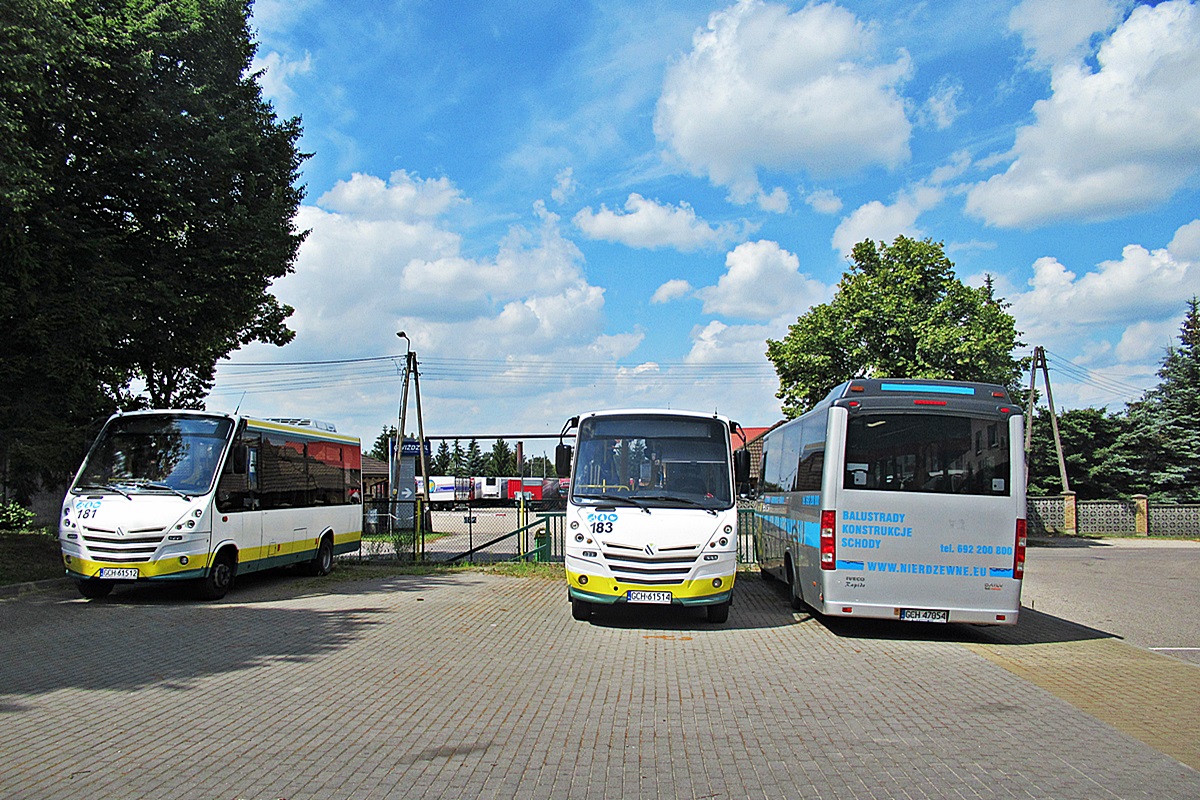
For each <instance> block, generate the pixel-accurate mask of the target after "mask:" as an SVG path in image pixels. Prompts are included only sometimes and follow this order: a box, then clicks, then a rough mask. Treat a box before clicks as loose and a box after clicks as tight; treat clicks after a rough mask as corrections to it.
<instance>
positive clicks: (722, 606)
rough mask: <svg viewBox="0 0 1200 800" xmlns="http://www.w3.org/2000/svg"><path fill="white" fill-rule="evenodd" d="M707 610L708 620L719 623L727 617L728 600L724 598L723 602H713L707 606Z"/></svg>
mask: <svg viewBox="0 0 1200 800" xmlns="http://www.w3.org/2000/svg"><path fill="white" fill-rule="evenodd" d="M707 611H708V621H709V622H715V623H716V624H718V625H720V624H722V623H724V622H725V621H726V620H728V619H729V601H728V600H726V601H725V602H724V603H714V604H713V605H711V606H707Z"/></svg>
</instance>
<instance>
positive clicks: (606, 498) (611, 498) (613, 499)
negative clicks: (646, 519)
mask: <svg viewBox="0 0 1200 800" xmlns="http://www.w3.org/2000/svg"><path fill="white" fill-rule="evenodd" d="M575 499H576V500H598V501H600V503H599V504H600V505H604V504H605V503H613V504H617V503H620V504H621V505H625V506H633V507H634V508H640V509H641V510H642V511H645V512H646V513H647V514H649V513H650V509H648V508H646V506H645V505H643V504H642V503H640V502H639V501H638V500H636V499H634V498H632V497H625V496H624V495H619V494H577V495H575Z"/></svg>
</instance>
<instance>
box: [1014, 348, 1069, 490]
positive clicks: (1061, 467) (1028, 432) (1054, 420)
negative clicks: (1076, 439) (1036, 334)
mask: <svg viewBox="0 0 1200 800" xmlns="http://www.w3.org/2000/svg"><path fill="white" fill-rule="evenodd" d="M1039 368H1041V370H1042V379H1043V380H1044V382H1045V384H1046V402H1047V403H1049V404H1050V428H1051V430H1053V431H1054V449H1055V450H1056V451H1057V453H1058V474H1059V477H1060V478H1062V486H1063V494H1066V493H1067V492H1070V491H1071V486H1070V484H1068V483H1067V461H1066V459H1065V458H1064V457H1063V447H1062V439H1061V437H1059V435H1058V414H1057V413H1055V411H1054V392H1053V390H1052V389H1051V388H1050V369H1049V367H1047V365H1046V350H1045V349H1044V348H1043V347H1041V346H1040V345H1039V346H1037V347H1035V348H1033V363H1032V364H1031V365H1030V367H1029V402H1028V403H1026V404H1025V414H1026V418H1025V458H1026V460H1028V458H1029V451H1030V449H1031V448H1032V446H1033V386H1034V380H1035V379H1036V377H1037V371H1038V369H1039Z"/></svg>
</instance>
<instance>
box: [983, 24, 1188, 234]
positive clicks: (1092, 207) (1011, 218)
mask: <svg viewBox="0 0 1200 800" xmlns="http://www.w3.org/2000/svg"><path fill="white" fill-rule="evenodd" d="M1059 6H1061V8H1062V9H1063V12H1064V13H1065V12H1066V9H1068V8H1069V9H1071V11H1072V12H1073V11H1074V8H1075V4H1073V3H1071V4H1067V3H1062V4H1059ZM1039 8H1041V6H1039ZM1043 27H1044V28H1045V29H1046V30H1052V26H1051V25H1049V24H1046V25H1044V26H1041V27H1039V28H1038V30H1042V29H1043ZM1095 27H1096V26H1095V24H1089V25H1084V26H1083V29H1082V30H1081V31H1080V32H1078V33H1076V34H1073V35H1070V36H1068V37H1067V40H1066V41H1074V40H1076V39H1078V38H1079V37H1081V36H1082V35H1083V31H1086V30H1087V29H1088V28H1093V29H1094V28H1095ZM1026 35H1027V37H1028V36H1030V35H1032V34H1028V33H1027V34H1026ZM1033 46H1034V48H1035V50H1036V51H1037V52H1039V53H1042V54H1043V56H1042V57H1043V58H1045V59H1053V58H1060V57H1062V55H1061V52H1060V51H1062V50H1069V51H1070V52H1075V51H1076V50H1077V46H1074V45H1073V46H1072V47H1067V46H1066V44H1065V43H1063V44H1062V45H1061V46H1060V47H1057V48H1055V47H1051V46H1050V45H1049V44H1047V43H1046V42H1045V40H1044V39H1043V38H1037V37H1035V39H1034V45H1033ZM1096 61H1097V63H1098V64H1099V68H1098V69H1096V70H1093V69H1092V68H1091V67H1090V66H1089V65H1088V64H1087V63H1086V62H1084V61H1082V60H1076V61H1066V62H1060V63H1059V64H1058V65H1057V66H1055V67H1054V69H1053V72H1052V80H1051V86H1052V90H1053V91H1052V94H1051V96H1050V97H1049V98H1047V99H1045V100H1039V101H1038V102H1037V103H1035V104H1034V107H1033V112H1034V117H1035V120H1034V122H1033V123H1032V124H1030V125H1026V126H1024V127H1022V128H1020V129H1019V130H1018V131H1017V135H1016V141H1015V144H1014V146H1013V148H1012V151H1011V153H1010V154H1009V158H1010V159H1011V163H1010V165H1009V166H1008V168H1007V170H1006V171H1005V172H1003V173H1000V174H997V175H993V176H992V177H991V178H989V179H988V180H987V181H985V182H982V183H979V184H976V185H975V186H974V187H973V188H972V189H971V191H970V192H969V194H968V196H967V210H968V212H969V213H971V214H972V215H974V216H977V217H980V218H982V219H983V220H985V221H986V222H988V223H989V224H992V225H996V226H1000V227H1015V228H1032V227H1037V226H1039V225H1044V224H1048V223H1050V222H1054V221H1059V220H1088V221H1096V220H1104V219H1111V218H1114V217H1119V216H1122V215H1125V214H1130V213H1136V212H1139V211H1144V210H1146V209H1147V208H1151V207H1154V206H1155V205H1157V204H1159V203H1162V202H1165V201H1166V200H1168V199H1169V198H1170V197H1171V196H1172V195H1173V194H1174V193H1175V192H1176V191H1177V190H1178V189H1180V188H1181V187H1183V186H1185V185H1187V184H1188V183H1189V182H1191V181H1193V180H1195V178H1196V176H1197V174H1200V125H1198V124H1197V118H1196V107H1197V98H1200V10H1198V9H1197V7H1196V6H1195V5H1193V4H1191V3H1188V2H1184V1H1183V0H1174V1H1173V2H1166V3H1161V4H1159V5H1157V6H1153V7H1150V6H1138V7H1137V8H1135V9H1134V10H1133V12H1132V13H1131V14H1130V15H1129V18H1128V19H1127V20H1125V22H1124V23H1123V24H1121V26H1120V27H1119V28H1117V29H1116V30H1115V32H1114V33H1113V34H1112V36H1111V37H1109V38H1108V39H1107V40H1106V41H1104V43H1103V44H1102V45H1101V46H1100V49H1099V51H1098V53H1097V55H1096Z"/></svg>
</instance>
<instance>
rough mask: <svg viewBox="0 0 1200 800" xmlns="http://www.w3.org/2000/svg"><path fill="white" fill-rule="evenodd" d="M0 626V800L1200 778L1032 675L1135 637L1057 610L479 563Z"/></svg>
mask: <svg viewBox="0 0 1200 800" xmlns="http://www.w3.org/2000/svg"><path fill="white" fill-rule="evenodd" d="M1026 623H1029V624H1028V625H1027V624H1026ZM0 642H3V644H2V645H0V646H2V650H0V798H6V799H7V798H21V799H22V800H25V799H27V798H31V799H34V800H41V799H43V798H45V799H46V800H51V799H52V798H78V797H89V798H169V797H178V798H201V799H205V798H213V799H214V800H235V799H240V800H278V799H279V798H287V800H306V799H307V798H463V797H470V798H516V797H520V798H547V799H549V798H554V799H555V800H557V798H596V799H597V800H599V799H600V798H604V799H605V800H618V799H623V798H715V799H720V798H783V797H787V798H1062V799H1063V800H1070V799H1071V798H1081V799H1082V798H1088V800H1091V799H1092V798H1198V797H1200V773H1198V772H1196V771H1195V770H1194V769H1192V768H1191V767H1189V766H1187V765H1186V764H1185V763H1181V761H1180V760H1176V758H1173V757H1171V756H1170V755H1167V754H1166V753H1164V752H1163V751H1162V750H1161V749H1155V747H1152V746H1151V745H1150V744H1147V743H1146V741H1147V740H1151V741H1153V739H1152V737H1149V736H1146V735H1141V734H1138V735H1130V733H1128V732H1127V731H1128V730H1129V728H1128V727H1124V726H1123V723H1122V720H1121V719H1119V718H1118V719H1109V720H1107V721H1101V719H1100V718H1098V717H1097V716H1094V715H1093V714H1092V713H1088V712H1087V711H1085V710H1083V709H1081V708H1080V707H1078V705H1077V704H1082V701H1081V700H1080V697H1079V696H1077V695H1078V694H1079V693H1078V692H1077V693H1076V695H1072V694H1071V691H1075V690H1069V691H1067V690H1063V689H1062V688H1061V686H1057V687H1054V686H1050V688H1043V684H1046V685H1047V686H1049V684H1052V683H1054V682H1055V681H1057V682H1058V683H1059V684H1063V685H1070V684H1072V680H1070V679H1068V678H1063V676H1062V674H1061V673H1062V671H1063V670H1066V671H1071V670H1081V669H1085V668H1086V669H1088V670H1100V671H1101V674H1102V673H1103V670H1104V669H1106V664H1107V663H1108V662H1106V661H1105V658H1106V655H1105V653H1104V652H1103V651H1104V649H1105V648H1106V647H1108V646H1109V644H1113V645H1118V646H1119V647H1121V648H1129V646H1128V645H1124V644H1122V643H1119V642H1111V643H1108V642H1106V640H1105V637H1104V636H1103V634H1099V633H1097V632H1093V631H1089V630H1088V629H1086V628H1081V627H1080V626H1077V625H1073V624H1071V623H1068V622H1064V621H1062V620H1058V619H1057V618H1054V617H1049V616H1048V615H1044V614H1043V615H1037V614H1031V615H1029V616H1028V617H1027V618H1026V619H1023V620H1022V624H1021V625H1019V626H1018V627H1017V628H1016V629H1003V630H1001V629H982V628H967V627H961V626H932V625H931V626H902V627H900V626H897V625H895V624H886V625H885V624H882V623H863V622H857V621H856V622H840V621H839V622H837V623H836V624H834V623H829V624H825V623H822V622H821V621H819V620H816V619H813V618H811V617H809V616H808V615H805V614H795V613H793V612H792V611H791V610H790V609H789V608H788V605H787V601H786V598H785V596H784V593H783V592H782V590H780V588H779V587H778V586H776V585H774V584H772V583H767V582H764V581H761V580H759V578H758V577H757V576H756V575H755V576H750V575H747V576H743V577H741V578H739V581H738V587H737V596H736V602H735V605H734V607H733V609H732V612H731V614H730V617H729V622H728V624H726V625H723V626H716V625H709V624H708V623H706V622H704V621H703V619H702V616H701V615H699V614H698V613H696V612H683V611H679V610H668V609H655V608H643V609H616V610H611V611H609V612H607V613H602V614H600V615H598V616H597V617H596V618H595V619H594V621H593V622H592V623H583V622H576V621H573V620H572V619H571V614H570V606H569V604H568V603H567V601H566V590H565V588H564V585H563V584H562V583H561V582H558V581H550V580H545V579H536V578H511V577H504V576H498V575H492V574H485V573H479V572H468V573H455V574H452V575H435V576H396V577H392V578H383V579H370V580H358V581H343V582H329V581H328V580H326V581H324V582H322V581H319V580H316V581H315V580H313V579H300V578H292V577H287V576H276V575H269V576H263V577H255V578H254V579H251V580H246V581H243V582H242V583H241V584H239V587H238V589H237V590H235V591H234V592H233V593H231V594H230V595H229V596H228V597H227V598H226V599H225V600H224V601H221V602H217V603H197V602H194V601H192V600H191V599H189V598H188V597H187V596H186V595H184V594H182V593H175V592H171V591H164V590H151V589H137V590H121V589H119V590H117V591H116V592H114V594H113V595H112V596H111V597H110V598H109V599H108V600H105V601H100V602H91V603H89V602H86V601H83V600H81V599H77V597H76V596H75V595H73V589H71V588H69V587H62V588H56V589H53V590H49V591H44V592H39V593H33V594H25V595H22V596H19V597H12V598H8V599H0ZM1054 648H1068V649H1070V648H1076V649H1080V648H1082V649H1083V650H1087V649H1088V648H1091V650H1092V651H1093V652H1089V653H1088V654H1087V656H1086V658H1085V659H1084V661H1087V659H1091V661H1089V662H1087V663H1086V664H1081V663H1080V662H1079V661H1078V660H1075V661H1072V660H1070V659H1068V660H1066V661H1064V662H1063V663H1062V664H1061V669H1058V665H1057V664H1056V661H1055V657H1054V653H1053V650H1054ZM1129 649H1131V650H1135V649H1136V648H1129ZM1119 652H1120V653H1124V651H1119ZM1138 652H1139V653H1144V654H1145V655H1146V656H1147V657H1149V658H1151V659H1162V660H1163V661H1171V660H1170V659H1168V658H1167V657H1165V656H1159V655H1156V654H1152V653H1148V652H1147V651H1138ZM1122 657H1123V656H1122ZM1006 660H1007V662H1006ZM1097 660H1098V661H1097ZM1118 660H1119V659H1118ZM1155 663H1157V662H1155ZM1172 664H1177V665H1178V666H1179V667H1181V668H1182V669H1184V670H1190V672H1183V673H1177V672H1173V671H1171V670H1169V669H1168V670H1167V672H1166V673H1156V672H1155V671H1154V670H1153V669H1151V670H1150V671H1149V672H1146V673H1141V676H1142V679H1150V680H1160V681H1166V682H1168V683H1171V682H1178V681H1183V683H1182V685H1171V686H1167V687H1163V691H1173V692H1176V693H1177V694H1176V696H1179V697H1183V698H1184V701H1185V702H1193V703H1194V702H1195V698H1196V695H1197V692H1198V691H1200V680H1198V679H1197V678H1200V671H1197V670H1200V668H1198V667H1196V666H1194V665H1190V664H1186V663H1183V662H1172ZM1164 669H1165V668H1164ZM1146 675H1150V676H1151V677H1150V678H1146V677H1145V676H1146ZM1181 676H1182V677H1181ZM1189 678H1190V680H1189ZM1135 679H1136V676H1135ZM1074 683H1075V684H1079V685H1084V686H1086V685H1089V684H1090V683H1091V673H1089V674H1088V675H1077V678H1076V679H1075V680H1074ZM1127 688H1129V687H1127V686H1126V685H1125V684H1122V683H1120V682H1119V681H1115V682H1112V683H1108V684H1105V683H1099V684H1094V689H1093V691H1092V694H1093V695H1096V696H1100V697H1102V696H1103V695H1104V694H1105V693H1106V692H1110V691H1111V692H1118V693H1120V692H1123V691H1125V690H1126V689H1127ZM1144 688H1145V687H1144ZM1150 689H1153V687H1150ZM1083 694H1086V691H1084V692H1083ZM1100 705H1103V704H1102V703H1101V704H1100ZM1091 710H1092V711H1093V712H1095V711H1096V708H1095V707H1093V708H1092V709H1091ZM1196 717H1200V714H1197V715H1196ZM1194 719H1195V718H1193V720H1194ZM1170 724H1175V723H1173V722H1172V721H1171V720H1170V719H1167V720H1165V721H1164V722H1163V723H1162V725H1170ZM1149 727H1150V728H1151V729H1153V728H1154V725H1153V724H1150V725H1149ZM1135 733H1136V732H1135ZM1189 735H1190V734H1189ZM1168 738H1169V737H1168ZM1176 738H1180V737H1176ZM1184 750H1185V751H1186V750H1187V748H1184ZM1195 750H1196V745H1195V743H1194V742H1193V746H1192V748H1191V750H1190V751H1188V752H1181V753H1179V754H1177V757H1180V758H1185V759H1186V758H1190V757H1191V755H1189V753H1191V754H1192V755H1194V753H1195ZM1193 763H1194V762H1193Z"/></svg>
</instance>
